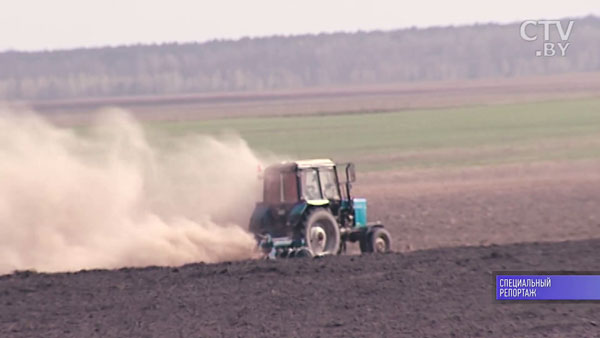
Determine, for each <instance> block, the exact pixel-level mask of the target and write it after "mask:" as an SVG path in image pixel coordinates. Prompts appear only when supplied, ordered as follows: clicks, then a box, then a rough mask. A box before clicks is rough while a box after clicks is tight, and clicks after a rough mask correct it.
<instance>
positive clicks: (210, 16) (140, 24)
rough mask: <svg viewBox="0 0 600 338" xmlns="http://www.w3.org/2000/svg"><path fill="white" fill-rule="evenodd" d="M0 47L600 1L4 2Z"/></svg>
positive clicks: (581, 6) (433, 18) (405, 19)
mask: <svg viewBox="0 0 600 338" xmlns="http://www.w3.org/2000/svg"><path fill="white" fill-rule="evenodd" d="M0 1H2V6H1V7H0V8H1V9H0V50H7V49H18V50H39V49H63V48H72V47H81V46H86V47H88V46H103V45H121V44H131V43H138V42H142V43H152V42H171V41H180V42H187V41H206V40H211V39H216V38H239V37H244V36H265V35H274V34H302V33H319V32H333V31H356V30H373V29H393V28H403V27H410V26H417V27H427V26H432V25H448V24H469V23H475V22H490V21H494V22H512V21H521V20H525V19H538V18H548V19H556V18H560V17H565V16H584V15H588V14H595V15H600V0H568V1H566V0H562V1H559V0H553V1H547V0H546V1H531V0H496V1H485V0H450V1H448V0H441V1H431V0H417V1H401V0H396V1H392V0H365V1H355V0H301V1H299V0H294V1H290V0H288V1H286V0H213V1H204V0H168V1H160V0H119V1H117V0H52V1H49V0H0Z"/></svg>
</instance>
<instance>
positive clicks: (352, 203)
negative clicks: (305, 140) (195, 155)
mask: <svg viewBox="0 0 600 338" xmlns="http://www.w3.org/2000/svg"><path fill="white" fill-rule="evenodd" d="M355 178H356V175H355V169H354V165H353V164H352V163H347V164H344V165H336V164H335V163H334V162H333V161H331V160H329V159H316V160H303V161H295V162H284V163H279V164H275V165H271V166H269V167H267V168H266V169H265V171H264V173H263V200H262V201H261V202H259V203H257V205H256V208H255V210H254V213H253V215H252V218H251V220H250V231H252V232H253V233H254V234H255V236H256V238H257V240H258V242H259V245H260V246H265V245H266V246H267V247H268V250H272V249H273V248H274V247H280V248H281V249H282V251H284V252H285V254H289V253H290V252H293V253H300V252H303V253H304V255H308V254H310V255H314V254H318V255H320V254H336V253H339V252H341V251H343V250H345V247H346V246H345V242H346V241H347V240H350V241H356V240H360V238H359V237H361V236H362V237H364V236H366V233H367V231H369V230H370V229H371V228H374V227H380V228H382V226H381V225H377V224H371V225H368V224H367V222H366V200H365V199H357V198H352V194H351V188H352V182H354V181H355ZM315 215H316V216H315ZM365 240H366V239H365ZM265 243H266V244H265ZM365 248H366V247H365ZM386 248H387V249H389V238H388V240H387V246H386ZM361 249H362V247H361ZM387 249H386V250H387ZM365 250H366V249H365Z"/></svg>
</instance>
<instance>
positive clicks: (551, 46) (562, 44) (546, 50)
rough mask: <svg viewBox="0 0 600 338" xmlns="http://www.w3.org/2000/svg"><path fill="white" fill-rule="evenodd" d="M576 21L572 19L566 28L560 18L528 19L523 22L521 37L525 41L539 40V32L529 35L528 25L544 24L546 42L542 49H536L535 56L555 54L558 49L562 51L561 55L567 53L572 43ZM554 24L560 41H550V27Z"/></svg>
mask: <svg viewBox="0 0 600 338" xmlns="http://www.w3.org/2000/svg"><path fill="white" fill-rule="evenodd" d="M574 23H575V21H573V20H570V21H569V24H568V25H567V27H566V29H565V28H564V27H563V25H562V23H561V22H560V21H558V20H538V21H535V20H527V21H524V22H523V23H521V38H522V39H523V40H525V41H535V40H537V38H538V36H537V34H534V35H528V34H527V26H538V25H542V26H544V44H543V49H542V50H536V51H535V56H555V55H556V52H557V48H556V47H558V51H560V56H566V55H567V48H569V46H570V45H571V43H570V42H567V40H569V37H570V36H571V32H572V31H573V24H574ZM552 26H554V29H556V31H557V32H558V35H559V37H560V40H561V41H559V42H551V41H550V28H551V27H552Z"/></svg>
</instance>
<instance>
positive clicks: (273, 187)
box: [263, 170, 298, 204]
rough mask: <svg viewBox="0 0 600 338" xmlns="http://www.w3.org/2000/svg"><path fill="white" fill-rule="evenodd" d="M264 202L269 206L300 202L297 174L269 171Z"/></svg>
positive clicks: (265, 182)
mask: <svg viewBox="0 0 600 338" xmlns="http://www.w3.org/2000/svg"><path fill="white" fill-rule="evenodd" d="M263 194H264V196H263V200H264V201H265V202H266V203H269V204H279V203H295V202H297V201H298V185H297V183H296V173H295V172H293V171H283V172H279V171H275V170H273V171H268V172H266V173H265V180H264V191H263Z"/></svg>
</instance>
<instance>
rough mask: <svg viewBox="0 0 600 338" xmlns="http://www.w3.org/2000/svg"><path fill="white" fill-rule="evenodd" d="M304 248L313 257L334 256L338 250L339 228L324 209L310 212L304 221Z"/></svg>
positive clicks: (339, 240) (329, 213)
mask: <svg viewBox="0 0 600 338" xmlns="http://www.w3.org/2000/svg"><path fill="white" fill-rule="evenodd" d="M304 232H305V234H304V238H305V241H306V246H307V247H308V249H309V250H310V251H311V252H312V253H313V255H314V256H319V255H334V254H336V253H337V252H338V251H339V248H340V242H341V237H340V227H339V225H338V224H337V221H336V220H335V218H334V217H333V215H332V214H331V212H329V211H328V210H326V209H322V208H319V209H315V210H313V211H311V212H310V213H309V214H308V215H307V217H306V220H305V221H304Z"/></svg>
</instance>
